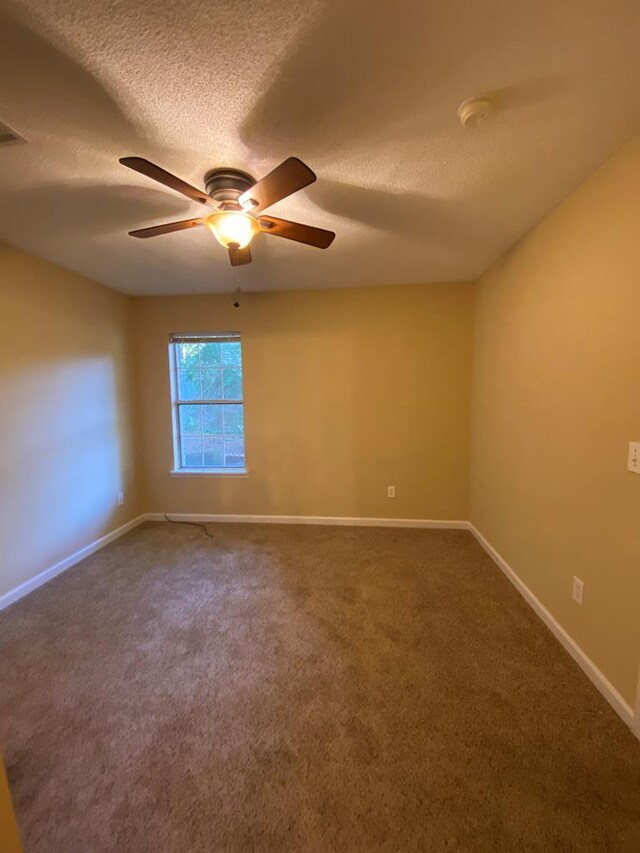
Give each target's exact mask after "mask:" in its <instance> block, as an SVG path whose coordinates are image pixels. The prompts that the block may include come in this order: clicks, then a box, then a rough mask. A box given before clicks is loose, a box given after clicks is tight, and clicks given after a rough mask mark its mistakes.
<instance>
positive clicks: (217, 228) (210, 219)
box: [205, 210, 260, 249]
mask: <svg viewBox="0 0 640 853" xmlns="http://www.w3.org/2000/svg"><path fill="white" fill-rule="evenodd" d="M205 225H207V227H208V228H209V230H210V231H211V233H212V234H213V236H214V237H215V238H216V240H217V241H218V243H220V244H221V245H222V246H224V247H225V249H232V248H233V249H244V247H245V246H248V245H249V243H250V242H251V238H252V237H253V236H254V235H255V234H257V233H258V231H259V230H260V227H259V225H258V222H257V220H256V219H254V218H253V216H249V215H248V214H247V213H241V212H240V211H235V210H220V211H218V212H217V213H212V214H211V215H210V216H207V218H206V219H205Z"/></svg>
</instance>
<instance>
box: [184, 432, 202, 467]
mask: <svg viewBox="0 0 640 853" xmlns="http://www.w3.org/2000/svg"><path fill="white" fill-rule="evenodd" d="M180 450H181V456H182V467H183V468H202V467H203V466H202V437H201V436H199V435H196V436H183V437H182V439H181V441H180Z"/></svg>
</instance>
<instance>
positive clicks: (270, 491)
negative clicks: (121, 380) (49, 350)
mask: <svg viewBox="0 0 640 853" xmlns="http://www.w3.org/2000/svg"><path fill="white" fill-rule="evenodd" d="M233 300H234V297H233V296H232V295H213V296H187V297H154V298H144V299H138V300H136V310H137V321H138V322H137V331H138V336H137V338H138V359H139V368H140V372H139V389H140V405H141V413H142V417H141V420H142V442H141V446H142V448H143V462H144V481H145V489H144V493H145V498H144V500H145V507H146V508H147V509H148V510H150V511H152V512H174V513H175V512H178V513H179V512H188V513H233V514H235V513H239V514H269V515H321V516H365V517H367V516H376V517H397V518H433V519H464V518H466V517H467V513H468V504H467V497H468V494H467V493H468V465H469V441H470V436H469V399H470V382H471V341H472V323H473V285H471V284H468V283H463V284H434V285H425V286H413V287H377V288H365V289H362V290H359V289H358V290H340V291H337V290H326V291H314V292H303V291H293V292H279V293H262V294H260V293H253V294H247V295H245V296H243V297H242V298H241V307H240V308H239V309H236V308H234V307H233V305H232V302H233ZM215 331H240V332H241V333H242V344H243V362H244V377H245V388H244V391H245V432H246V454H247V466H248V468H249V470H250V476H249V477H248V478H243V479H238V478H231V477H225V478H219V477H218V478H211V477H207V478H189V479H178V478H171V477H170V476H169V471H170V469H171V467H172V462H173V455H172V439H171V422H170V405H169V368H168V361H167V346H168V340H169V335H170V333H171V332H215ZM388 485H395V486H396V489H397V497H396V498H395V500H392V499H388V498H387V497H386V489H387V486H388Z"/></svg>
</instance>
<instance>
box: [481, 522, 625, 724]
mask: <svg viewBox="0 0 640 853" xmlns="http://www.w3.org/2000/svg"><path fill="white" fill-rule="evenodd" d="M467 528H468V529H469V530H470V531H471V533H472V534H473V535H474V536H475V538H476V539H477V540H478V542H479V543H480V545H481V546H482V547H483V548H484V550H485V551H486V552H487V554H488V555H489V556H490V557H491V559H492V560H493V561H494V563H495V564H496V565H497V566H498V568H500V569H501V570H502V571H503V572H504V574H505V575H506V576H507V578H508V579H509V580H510V581H511V583H512V584H513V585H514V586H515V588H516V589H517V590H518V592H519V593H520V595H521V596H522V597H523V598H524V600H525V601H526V602H527V604H529V605H530V606H531V607H532V608H533V610H535V612H536V613H537V615H538V616H539V617H540V619H542V621H543V622H544V624H545V625H546V626H547V628H548V629H549V630H550V631H551V633H552V634H553V635H554V637H555V638H556V639H557V640H558V641H559V642H560V644H561V645H562V646H563V647H564V648H565V650H566V651H567V652H569V654H570V655H571V657H572V658H573V659H574V661H575V662H576V663H577V664H578V666H579V667H580V669H581V670H582V671H583V672H584V674H585V675H586V676H587V677H588V678H589V680H590V681H591V682H592V683H593V684H594V685H595V686H596V687H597V688H598V690H599V691H600V693H601V694H602V695H603V696H604V698H605V699H606V700H607V702H608V703H609V704H610V705H611V707H612V708H613V710H614V711H615V712H616V713H617V714H618V716H619V717H620V718H621V719H622V720H623V721H624V722H625V723H626V724H627V725H628V726H629V728H630V729H631V731H632V732H633V733H634V734H635V735H636V736H637V737H638V738H640V728H639V727H638V724H639V723H640V720H638V719H637V718H636V715H635V714H634V711H633V708H632V707H631V706H630V705H629V704H628V703H627V702H626V701H625V699H624V698H623V697H622V696H621V695H620V693H618V691H617V690H616V688H615V687H614V686H613V684H611V682H610V681H609V680H608V678H607V677H606V676H605V675H604V674H603V673H602V672H601V671H600V670H599V669H598V667H597V666H596V665H595V664H594V662H593V661H592V660H591V658H590V657H588V656H587V655H586V654H585V652H583V650H582V649H581V648H580V646H579V645H578V644H577V643H576V641H575V640H574V639H573V638H572V637H571V636H570V635H569V634H568V633H567V632H566V631H565V629H564V628H563V627H562V625H561V624H560V623H559V622H558V620H557V619H556V618H555V617H554V616H553V615H552V614H551V613H550V612H549V611H548V610H547V608H546V607H545V606H544V604H542V602H541V601H540V600H539V599H538V598H537V597H536V596H535V595H534V594H533V592H531V590H530V589H529V587H528V586H527V585H526V584H525V583H523V581H522V580H520V578H519V577H518V575H517V574H516V572H515V571H514V570H513V569H512V568H511V566H510V565H509V564H508V563H507V561H506V560H505V559H504V558H503V557H501V556H500V554H498V552H497V551H496V550H495V548H494V547H493V546H492V545H490V544H489V542H487V540H486V539H485V538H484V536H483V535H482V534H481V533H480V531H479V530H478V529H477V528H476V527H475V526H474V525H473V524H472V523H471V522H468V524H467ZM638 703H639V704H640V687H639V698H638Z"/></svg>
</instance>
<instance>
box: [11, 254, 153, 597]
mask: <svg viewBox="0 0 640 853" xmlns="http://www.w3.org/2000/svg"><path fill="white" fill-rule="evenodd" d="M131 315H132V300H130V299H127V298H126V297H124V296H122V295H120V294H118V293H116V292H114V291H113V290H109V289H108V288H105V287H101V286H99V285H97V284H95V283H93V282H91V281H89V280H87V279H85V278H82V277H81V276H78V275H75V274H73V273H70V272H67V271H65V270H62V269H60V268H59V267H56V266H54V265H53V264H49V263H47V262H45V261H42V260H38V259H36V258H33V257H31V256H29V255H26V254H24V253H22V252H19V251H17V250H15V249H11V248H9V247H7V246H2V245H0V330H1V333H0V400H1V401H2V416H1V418H0V507H1V510H2V514H1V519H0V555H1V557H0V559H1V563H0V595H2V594H3V593H5V592H7V591H8V590H11V589H13V588H14V587H17V586H18V585H20V584H21V583H23V582H25V581H27V580H29V579H30V578H32V577H33V576H34V575H37V574H39V573H40V572H42V571H43V570H44V569H46V568H48V567H50V566H51V565H53V564H55V563H56V562H58V561H59V560H62V559H64V558H66V557H68V556H69V555H70V554H72V553H74V552H75V551H77V550H78V549H80V548H82V547H83V546H85V545H87V544H89V543H90V542H93V541H94V540H95V539H97V538H99V537H100V536H102V535H104V534H105V533H107V532H109V531H111V530H113V529H114V528H116V527H118V526H119V525H120V524H123V523H124V522H125V521H127V520H128V519H130V518H132V517H133V516H134V515H136V514H137V512H138V501H137V496H136V490H135V482H134V480H135V478H134V459H133V437H132V428H133V424H132V418H131V397H130V390H131V388H130V386H131V383H130V379H129V376H128V374H129V365H128V359H127V350H128V349H129V348H130V346H131V342H132V329H131V319H132V316H131ZM121 489H123V490H124V491H125V495H126V502H125V505H124V506H123V507H118V506H117V494H118V492H119V491H120V490H121Z"/></svg>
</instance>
